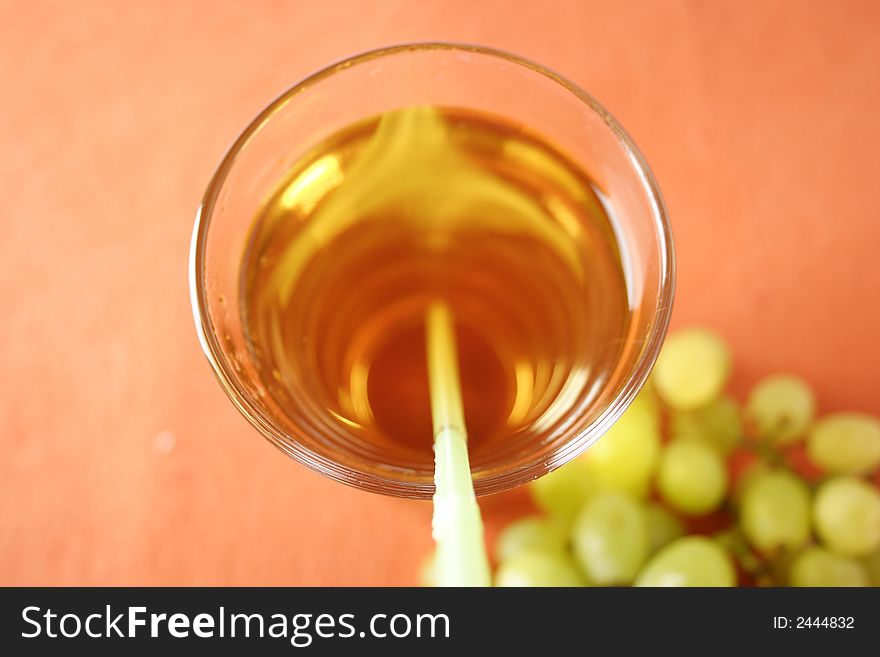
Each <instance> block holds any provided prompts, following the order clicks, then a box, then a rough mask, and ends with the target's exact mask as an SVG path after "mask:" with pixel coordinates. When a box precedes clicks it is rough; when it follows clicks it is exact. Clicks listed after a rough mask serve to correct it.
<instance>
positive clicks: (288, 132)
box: [189, 43, 674, 498]
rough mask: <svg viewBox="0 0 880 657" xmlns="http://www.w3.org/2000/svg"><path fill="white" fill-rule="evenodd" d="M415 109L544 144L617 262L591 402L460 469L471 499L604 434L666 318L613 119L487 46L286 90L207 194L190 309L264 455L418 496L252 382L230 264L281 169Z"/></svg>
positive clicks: (656, 203)
mask: <svg viewBox="0 0 880 657" xmlns="http://www.w3.org/2000/svg"><path fill="white" fill-rule="evenodd" d="M426 104H430V105H438V106H448V107H459V108H466V109H471V110H476V111H482V112H484V113H488V114H494V115H500V116H503V117H505V118H508V119H510V120H512V121H514V122H517V123H520V124H523V125H525V126H527V127H528V128H529V129H530V130H532V131H534V132H535V133H537V134H540V135H543V136H544V137H545V138H547V139H548V140H550V141H551V142H552V143H555V144H558V145H559V146H560V147H561V148H562V149H564V151H565V152H566V154H567V155H568V156H569V157H571V158H573V159H574V160H575V161H577V162H578V163H579V164H580V165H581V166H582V168H583V169H584V170H585V171H587V172H588V173H589V174H590V176H591V177H592V179H593V180H594V181H595V182H596V183H597V185H598V187H599V188H600V189H601V191H602V194H603V195H604V199H603V200H604V201H605V203H606V210H607V211H608V212H609V214H610V215H611V217H612V220H613V222H614V224H615V229H616V231H617V233H618V240H619V242H620V244H619V246H620V248H621V258H622V261H623V264H624V273H625V276H626V285H627V292H628V296H629V303H630V308H631V312H632V316H631V320H630V325H629V330H628V334H627V336H626V339H625V344H624V346H623V348H622V350H621V352H620V357H619V360H618V362H617V365H616V368H615V369H614V373H613V374H612V376H610V377H609V378H608V383H607V384H606V385H605V386H604V387H603V388H602V389H601V390H600V391H599V392H598V394H595V391H593V394H592V396H591V399H590V403H586V402H585V403H583V404H580V405H577V404H576V405H575V406H574V407H573V408H574V410H573V411H572V412H571V417H569V418H567V420H568V421H567V422H566V423H565V427H564V430H562V431H558V430H557V431H556V432H555V433H554V434H553V435H537V436H535V439H534V440H531V441H529V443H528V444H527V447H526V448H523V445H521V444H517V447H516V449H509V450H506V451H505V450H504V449H500V450H497V451H496V452H497V453H495V454H494V456H493V460H492V462H490V463H487V464H483V465H482V466H481V467H480V468H479V469H475V470H474V472H473V475H474V487H475V489H476V492H477V494H478V495H483V494H488V493H496V492H500V491H503V490H505V489H508V488H512V487H514V486H517V485H519V484H522V483H525V482H527V481H530V480H532V479H535V478H537V477H540V476H541V475H543V474H546V473H547V472H550V471H551V470H553V469H555V468H557V467H559V466H561V465H562V464H564V463H566V462H567V461H569V460H571V459H573V458H575V457H576V456H578V455H579V454H581V453H582V452H584V451H585V450H586V449H587V448H588V447H589V446H590V445H591V444H592V443H593V442H594V441H596V440H597V439H598V438H599V437H600V436H601V435H602V434H603V433H604V432H605V431H606V430H607V429H608V427H610V426H611V424H612V423H613V422H614V421H615V420H616V419H617V418H618V417H619V416H620V414H621V413H622V412H623V411H624V409H626V407H627V406H628V405H629V403H630V402H631V401H632V399H633V397H634V396H635V395H636V393H637V392H638V391H639V389H640V388H641V387H642V385H643V384H644V382H645V380H646V379H647V377H648V374H649V372H650V370H651V367H652V366H653V364H654V361H655V359H656V357H657V354H658V352H659V349H660V345H661V343H662V342H663V338H664V336H665V333H666V329H667V325H668V322H669V316H670V312H671V309H672V298H673V288H674V256H673V247H672V235H671V232H670V226H669V222H668V218H667V215H666V210H665V208H664V206H663V201H662V199H661V197H660V192H659V190H658V188H657V185H656V183H655V181H654V177H653V175H652V174H651V172H650V170H649V169H648V165H647V164H646V162H645V160H644V158H643V157H642V154H641V153H640V152H639V150H638V148H636V146H635V144H634V143H633V142H632V140H631V139H630V138H629V136H628V135H627V134H626V133H625V132H624V130H623V128H622V127H621V126H620V125H619V124H618V123H617V121H615V120H614V118H612V117H611V115H610V114H609V113H608V112H607V111H606V110H605V109H604V108H603V107H602V106H601V105H600V104H599V103H598V102H596V100H594V99H593V98H592V97H591V96H590V95H589V94H587V93H586V92H584V91H583V90H581V89H580V88H579V87H577V86H576V85H575V84H573V83H571V82H570V81H568V80H566V79H565V78H563V77H561V76H560V75H558V74H556V73H553V72H552V71H549V70H548V69H546V68H544V67H542V66H540V65H538V64H535V63H533V62H530V61H527V60H524V59H522V58H520V57H517V56H515V55H511V54H508V53H504V52H499V51H496V50H491V49H488V48H483V47H478V46H469V45H459V44H448V43H423V44H412V45H401V46H394V47H389V48H384V49H381V50H375V51H371V52H367V53H364V54H361V55H356V56H354V57H351V58H349V59H346V60H344V61H341V62H339V63H337V64H334V65H332V66H329V67H328V68H325V69H323V70H321V71H319V72H317V73H315V74H314V75H312V76H310V77H308V78H306V79H305V80H303V81H301V82H299V83H298V84H296V85H294V86H293V87H291V88H290V89H289V90H288V91H286V92H285V93H283V94H282V95H281V96H280V97H279V98H278V99H276V100H275V101H274V102H272V103H271V104H270V105H269V106H268V107H267V108H266V109H265V110H263V111H262V112H261V113H260V114H259V115H258V116H257V117H256V118H255V119H254V120H253V121H252V122H251V124H250V125H248V126H247V128H245V130H244V132H242V134H241V136H239V138H238V139H237V140H236V141H235V143H234V144H233V145H232V147H231V148H230V149H229V152H228V153H227V154H226V156H225V157H224V159H223V161H222V162H221V163H220V166H219V167H218V169H217V171H216V173H215V174H214V177H213V178H212V180H211V182H210V184H209V185H208V188H207V191H206V192H205V195H204V198H203V200H202V204H201V207H200V208H199V212H198V215H197V217H196V222H195V229H194V233H193V240H192V250H191V254H190V271H189V274H190V286H191V294H192V303H193V312H194V315H195V322H196V328H197V330H198V334H199V339H200V342H201V345H202V348H203V350H204V352H205V354H206V355H207V357H208V360H209V361H210V363H211V365H212V367H213V368H214V372H215V373H216V375H217V378H218V380H219V381H220V383H221V385H222V386H223V388H224V390H225V391H226V393H227V394H228V395H229V398H230V399H231V400H232V401H233V403H234V404H235V405H236V406H237V407H238V409H239V410H240V411H241V412H242V413H243V414H244V416H245V417H246V418H247V419H248V420H249V421H250V422H251V424H253V425H254V426H255V427H256V428H257V429H258V430H259V431H260V433H262V434H263V435H264V436H265V437H266V438H267V439H269V440H270V441H271V442H272V443H273V444H275V445H276V446H277V447H279V448H280V449H281V450H283V451H284V452H285V453H287V454H288V455H290V456H291V457H293V458H294V459H295V460H297V461H299V462H300V463H302V464H304V465H306V466H308V467H310V468H312V469H314V470H316V471H317V472H320V473H321V474H324V475H326V476H328V477H331V478H333V479H335V480H338V481H341V482H343V483H346V484H349V485H352V486H355V487H357V488H361V489H364V490H369V491H373V492H379V493H384V494H389V495H396V496H401V497H411V498H429V497H430V496H431V495H432V493H433V488H434V486H433V479H432V475H433V473H432V471H431V469H430V468H427V467H425V468H412V469H407V468H401V467H398V466H395V465H394V464H389V463H384V462H383V460H382V458H381V454H373V453H367V454H365V453H364V452H363V450H362V449H358V448H356V447H355V445H356V443H355V441H354V440H353V439H349V437H347V435H346V428H345V426H344V425H343V426H332V423H328V419H327V418H321V417H317V416H316V415H315V413H320V410H313V411H312V412H311V413H303V414H302V415H301V416H299V417H290V416H289V413H285V412H282V410H281V409H280V408H278V407H277V405H276V404H275V403H274V402H273V400H272V398H271V396H270V395H267V394H266V390H265V389H264V388H263V386H262V384H261V382H260V379H259V377H258V375H257V371H256V368H255V364H254V363H253V361H252V359H251V356H250V352H249V349H248V345H247V342H246V336H245V331H244V324H243V319H242V316H241V312H240V301H241V287H240V286H241V276H240V267H241V263H242V256H243V253H244V249H245V246H246V244H247V240H248V237H249V231H250V229H251V226H252V223H253V221H254V218H255V216H256V213H257V210H258V209H259V208H260V206H261V204H262V203H263V202H264V200H265V199H266V198H267V196H268V195H269V194H271V193H272V192H273V190H275V189H276V186H277V185H278V183H279V182H280V181H281V180H282V179H283V178H284V176H285V173H286V172H287V171H288V170H289V168H290V167H291V165H293V164H294V162H295V161H296V160H297V159H298V158H299V157H300V156H301V155H302V154H304V153H305V152H306V151H308V150H309V149H310V148H311V147H313V146H315V145H316V144H317V143H319V142H320V141H321V140H322V139H324V138H326V137H328V136H329V135H331V134H333V133H334V132H336V131H337V130H339V129H341V128H343V127H346V126H348V125H350V124H352V123H354V122H356V121H358V120H361V119H363V118H365V117H369V116H373V115H376V114H379V113H382V112H385V111H388V110H392V109H399V108H403V107H410V106H414V105H426ZM290 392H291V393H292V394H294V395H295V394H308V393H307V391H290ZM309 401H310V400H305V402H309ZM304 406H306V407H311V408H312V409H314V408H315V407H316V406H317V405H316V404H309V403H305V404H304ZM328 427H331V429H332V430H331V431H330V432H331V433H332V434H333V436H332V440H330V439H329V436H328V435H327V433H328V429H327V428H328ZM347 440H348V441H349V442H346V441H347ZM349 446H350V447H351V448H350V449H349Z"/></svg>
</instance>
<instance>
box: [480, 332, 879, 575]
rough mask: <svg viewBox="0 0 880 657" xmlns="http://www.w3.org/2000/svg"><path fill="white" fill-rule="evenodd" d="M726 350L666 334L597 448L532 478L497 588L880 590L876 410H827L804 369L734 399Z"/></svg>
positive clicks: (500, 554)
mask: <svg viewBox="0 0 880 657" xmlns="http://www.w3.org/2000/svg"><path fill="white" fill-rule="evenodd" d="M730 370H731V357H730V352H729V349H728V347H727V345H726V344H725V343H724V341H723V340H721V339H720V338H719V337H718V336H717V335H716V334H714V333H713V332H711V331H708V330H705V329H687V330H680V331H678V332H676V333H673V334H671V335H670V336H669V338H668V339H667V341H666V344H665V345H664V347H663V351H662V353H661V354H660V357H659V359H658V361H657V364H656V366H655V368H654V371H653V373H652V376H651V379H650V380H649V382H648V385H646V386H645V388H644V389H643V390H642V392H641V393H640V394H639V395H638V396H637V397H636V399H635V400H634V401H633V403H632V405H631V406H630V407H629V409H628V410H627V411H626V412H625V413H624V414H623V416H622V417H621V418H620V420H619V421H618V422H617V423H615V424H614V426H613V427H612V428H611V429H610V430H609V431H608V433H607V434H606V435H605V436H603V437H602V438H601V439H600V440H599V441H598V442H597V443H596V444H595V445H593V446H592V447H591V448H590V449H589V450H588V451H587V453H586V454H585V455H584V456H582V457H580V458H578V459H576V460H575V461H572V462H570V463H568V464H566V465H565V466H563V467H561V468H559V469H558V470H556V471H554V472H552V473H550V474H549V475H546V476H544V477H542V478H540V479H538V480H536V481H534V482H532V483H531V484H529V491H530V493H531V496H532V498H533V500H534V502H535V505H536V506H537V507H538V508H539V509H540V510H541V512H542V513H541V515H535V516H530V517H526V518H522V519H520V520H517V521H515V522H513V523H511V524H509V525H508V526H507V527H506V528H504V529H503V530H502V531H501V533H500V534H499V535H498V537H497V540H496V541H495V546H494V547H495V549H494V558H495V562H496V564H497V567H496V570H495V584H496V586H610V585H614V586H626V585H635V586H735V585H737V584H741V585H749V584H751V585H755V584H757V585H764V586H785V585H790V586H870V585H874V586H880V492H878V486H877V484H876V481H877V476H878V472H877V470H878V466H880V420H878V419H877V418H875V417H872V416H870V415H866V414H861V413H833V414H829V415H825V416H824V417H819V418H817V417H816V400H815V396H814V393H813V391H812V390H811V389H810V387H809V386H808V385H807V384H806V383H805V382H804V381H803V380H801V379H800V378H798V377H795V376H791V375H774V376H770V377H767V378H765V379H763V380H762V381H760V382H759V383H758V384H757V385H756V386H755V387H754V388H752V390H751V391H750V392H749V394H748V396H747V398H746V400H745V403H744V404H743V405H742V407H741V406H740V404H739V403H738V402H737V401H736V400H734V399H733V398H732V397H731V396H730V395H728V394H725V388H726V385H727V383H728V379H729V376H730Z"/></svg>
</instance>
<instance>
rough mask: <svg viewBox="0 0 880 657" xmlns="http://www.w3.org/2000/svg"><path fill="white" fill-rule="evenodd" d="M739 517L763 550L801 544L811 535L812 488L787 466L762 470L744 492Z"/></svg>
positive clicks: (790, 547)
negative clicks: (785, 467)
mask: <svg viewBox="0 0 880 657" xmlns="http://www.w3.org/2000/svg"><path fill="white" fill-rule="evenodd" d="M739 520H740V525H741V526H742V531H743V534H745V537H746V538H747V539H748V541H749V543H751V544H752V546H753V547H754V548H755V549H757V550H759V551H761V552H765V553H772V552H776V551H778V550H780V549H788V550H791V549H796V548H799V547H801V546H802V545H803V544H804V543H806V542H807V541H808V540H809V538H810V490H809V488H807V485H806V484H805V483H804V482H803V481H801V480H800V479H798V478H797V477H796V476H795V475H793V474H791V473H790V472H788V471H786V470H770V471H763V472H760V473H758V474H757V475H756V476H755V478H754V479H753V480H752V481H750V482H749V484H748V486H747V487H746V488H745V490H744V491H743V493H742V498H741V499H740V518H739Z"/></svg>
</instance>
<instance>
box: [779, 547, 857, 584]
mask: <svg viewBox="0 0 880 657" xmlns="http://www.w3.org/2000/svg"><path fill="white" fill-rule="evenodd" d="M788 585H789V586H868V575H867V574H866V573H865V569H864V567H863V566H862V564H860V563H859V562H858V561H855V560H853V559H847V558H846V557H841V556H840V555H838V554H834V553H832V552H829V551H828V550H826V549H824V548H821V547H815V546H813V547H808V548H807V549H806V550H804V551H803V552H801V553H800V554H799V555H797V557H795V559H794V561H793V562H792V563H791V566H790V568H789V570H788Z"/></svg>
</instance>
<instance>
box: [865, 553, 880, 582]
mask: <svg viewBox="0 0 880 657" xmlns="http://www.w3.org/2000/svg"><path fill="white" fill-rule="evenodd" d="M862 565H863V566H864V568H865V572H866V573H867V574H868V580H869V581H870V583H871V586H880V550H874V551H873V552H872V553H871V554H869V555H868V556H867V557H865V558H864V559H862Z"/></svg>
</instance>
